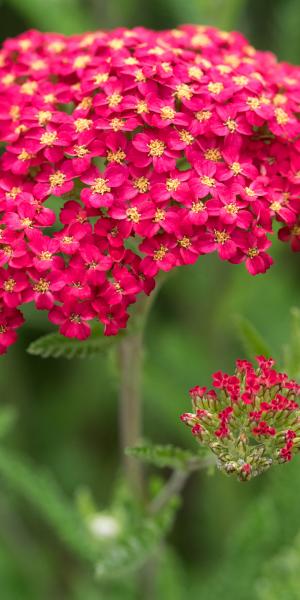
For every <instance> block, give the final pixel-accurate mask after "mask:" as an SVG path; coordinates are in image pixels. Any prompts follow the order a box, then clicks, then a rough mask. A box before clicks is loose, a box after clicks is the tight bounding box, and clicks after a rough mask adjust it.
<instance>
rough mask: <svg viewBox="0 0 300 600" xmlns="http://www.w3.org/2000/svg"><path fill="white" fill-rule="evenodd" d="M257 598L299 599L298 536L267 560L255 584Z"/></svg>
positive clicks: (260, 599)
mask: <svg viewBox="0 0 300 600" xmlns="http://www.w3.org/2000/svg"><path fill="white" fill-rule="evenodd" d="M256 589H257V594H258V598H259V600H281V599H282V598H287V599H288V600H298V599H299V589H300V537H299V534H298V535H297V537H296V539H295V541H294V542H293V543H292V544H291V546H287V547H286V548H284V549H283V550H281V552H279V553H278V554H277V555H276V556H275V557H274V558H272V559H271V560H270V561H268V562H267V564H266V566H265V568H264V572H263V575H262V577H261V578H259V579H258V581H257V584H256Z"/></svg>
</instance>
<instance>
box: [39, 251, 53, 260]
mask: <svg viewBox="0 0 300 600" xmlns="http://www.w3.org/2000/svg"><path fill="white" fill-rule="evenodd" d="M51 258H52V254H51V252H49V251H48V250H44V251H43V252H41V254H40V255H39V259H40V260H51Z"/></svg>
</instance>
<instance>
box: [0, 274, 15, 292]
mask: <svg viewBox="0 0 300 600" xmlns="http://www.w3.org/2000/svg"><path fill="white" fill-rule="evenodd" d="M15 285H16V282H15V280H14V279H13V278H12V277H10V278H9V279H7V281H5V282H4V284H3V288H4V291H5V292H13V291H14V289H15Z"/></svg>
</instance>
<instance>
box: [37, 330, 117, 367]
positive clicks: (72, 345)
mask: <svg viewBox="0 0 300 600" xmlns="http://www.w3.org/2000/svg"><path fill="white" fill-rule="evenodd" d="M123 335H124V334H119V335H117V336H116V335H114V336H105V335H103V331H102V327H101V326H100V325H99V326H98V325H96V326H94V327H93V328H92V332H91V335H90V337H89V338H87V339H86V340H83V341H81V340H77V339H74V338H66V337H64V336H63V335H60V333H49V334H47V335H43V336H42V337H40V338H38V339H37V340H35V341H34V342H31V344H30V345H29V347H28V350H27V351H28V352H29V354H33V355H34V356H41V357H42V358H68V359H70V358H87V357H90V356H95V354H99V353H101V352H107V351H108V350H109V349H110V348H111V347H112V346H113V345H115V344H117V343H118V342H119V340H120V339H121V337H123Z"/></svg>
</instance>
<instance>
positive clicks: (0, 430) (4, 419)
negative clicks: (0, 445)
mask: <svg viewBox="0 0 300 600" xmlns="http://www.w3.org/2000/svg"><path fill="white" fill-rule="evenodd" d="M16 419H17V413H16V411H15V409H14V408H13V407H12V406H1V409H0V439H1V438H3V437H4V436H5V435H7V434H8V433H10V431H11V429H12V428H13V426H14V424H15V422H16Z"/></svg>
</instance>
